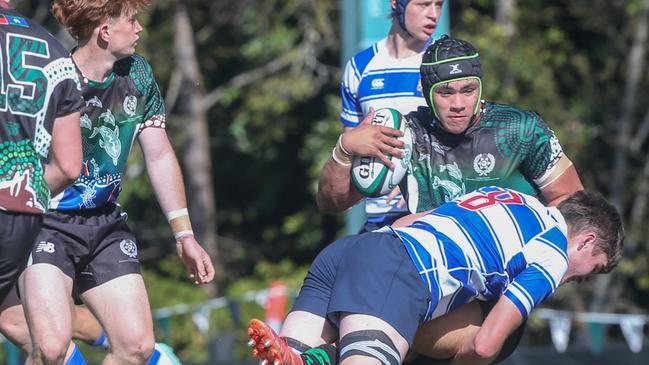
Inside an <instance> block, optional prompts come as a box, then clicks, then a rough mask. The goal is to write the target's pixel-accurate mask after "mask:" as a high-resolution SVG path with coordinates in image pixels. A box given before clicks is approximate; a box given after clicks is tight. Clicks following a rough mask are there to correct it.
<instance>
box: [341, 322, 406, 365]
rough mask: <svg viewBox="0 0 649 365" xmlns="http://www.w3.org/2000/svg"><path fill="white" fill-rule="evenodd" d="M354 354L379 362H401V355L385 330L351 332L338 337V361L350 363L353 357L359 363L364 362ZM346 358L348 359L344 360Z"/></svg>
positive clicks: (394, 364) (393, 364) (392, 363)
mask: <svg viewBox="0 0 649 365" xmlns="http://www.w3.org/2000/svg"><path fill="white" fill-rule="evenodd" d="M352 356H354V357H355V358H352ZM356 356H363V357H365V358H367V357H370V358H373V359H376V360H377V361H378V362H379V363H380V364H390V365H399V364H400V363H401V355H400V354H399V350H398V349H397V347H396V346H395V345H394V342H392V340H391V339H390V337H389V336H388V335H387V334H385V332H383V331H377V330H363V331H356V332H351V333H348V334H346V335H345V336H343V338H341V339H340V363H341V364H342V363H345V364H352V363H354V361H353V360H354V359H358V360H359V362H358V363H359V364H361V363H364V362H363V361H361V360H360V359H362V358H358V357H356ZM346 359H349V361H345V360H346ZM365 363H367V360H366V362H365Z"/></svg>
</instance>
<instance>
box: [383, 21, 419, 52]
mask: <svg viewBox="0 0 649 365" xmlns="http://www.w3.org/2000/svg"><path fill="white" fill-rule="evenodd" d="M425 45H426V41H420V40H419V39H417V38H415V37H412V36H411V35H409V34H408V33H406V32H405V31H404V30H403V29H401V27H400V26H399V25H398V24H396V23H393V24H392V28H390V33H388V37H387V41H386V46H387V47H388V54H389V55H390V57H392V58H408V57H412V56H414V55H416V54H418V53H420V52H421V51H422V50H423V49H424V46H425Z"/></svg>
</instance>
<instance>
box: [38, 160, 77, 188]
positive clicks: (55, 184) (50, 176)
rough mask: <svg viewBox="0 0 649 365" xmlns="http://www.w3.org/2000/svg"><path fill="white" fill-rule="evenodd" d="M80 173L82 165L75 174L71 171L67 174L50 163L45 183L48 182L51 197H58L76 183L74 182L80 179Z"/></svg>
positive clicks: (46, 168) (46, 169)
mask: <svg viewBox="0 0 649 365" xmlns="http://www.w3.org/2000/svg"><path fill="white" fill-rule="evenodd" d="M80 171H81V165H79V169H78V170H77V172H76V174H75V173H74V172H70V171H67V172H66V171H65V170H63V169H61V167H60V166H58V165H56V164H53V163H48V164H47V166H46V167H45V181H47V185H48V186H49V187H50V195H51V196H56V195H58V194H59V193H60V192H62V191H63V190H65V188H67V187H68V186H70V185H71V184H72V183H74V181H75V180H76V179H77V178H78V177H79V172H80Z"/></svg>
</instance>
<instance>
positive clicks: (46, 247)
mask: <svg viewBox="0 0 649 365" xmlns="http://www.w3.org/2000/svg"><path fill="white" fill-rule="evenodd" d="M39 252H47V253H54V244H53V243H52V242H47V241H40V242H39V243H38V245H36V253H39Z"/></svg>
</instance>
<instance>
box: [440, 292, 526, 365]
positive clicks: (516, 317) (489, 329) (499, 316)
mask: <svg viewBox="0 0 649 365" xmlns="http://www.w3.org/2000/svg"><path fill="white" fill-rule="evenodd" d="M522 322H523V316H522V315H521V313H520V311H519V310H518V308H517V307H516V305H515V304H514V303H512V301H511V300H509V298H507V297H505V296H504V295H503V296H501V297H500V299H499V300H498V302H497V303H496V305H495V306H494V308H493V310H492V311H491V312H490V313H489V315H487V318H485V320H484V322H483V324H482V326H481V327H480V329H479V330H478V331H477V333H476V334H475V337H474V338H473V341H466V342H465V343H464V345H463V346H462V348H461V349H460V351H459V352H458V353H457V354H456V355H455V356H454V358H453V361H452V362H451V364H453V365H462V364H472V365H480V364H490V363H491V362H492V361H493V360H494V359H495V358H496V356H498V353H499V352H500V350H501V348H502V346H503V344H504V343H505V340H506V339H507V337H508V336H509V335H510V334H511V333H512V332H514V330H515V329H516V328H518V326H520V324H521V323H522Z"/></svg>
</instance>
